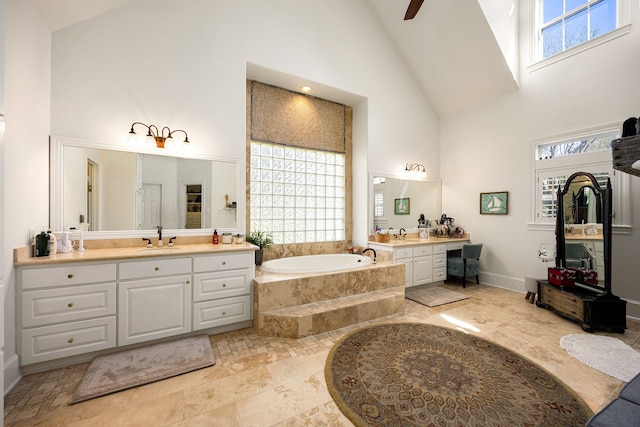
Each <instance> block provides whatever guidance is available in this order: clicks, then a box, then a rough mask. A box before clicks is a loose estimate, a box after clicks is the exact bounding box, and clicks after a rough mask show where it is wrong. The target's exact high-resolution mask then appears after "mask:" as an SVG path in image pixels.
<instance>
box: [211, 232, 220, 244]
mask: <svg viewBox="0 0 640 427" xmlns="http://www.w3.org/2000/svg"><path fill="white" fill-rule="evenodd" d="M218 239H219V237H218V230H213V239H212V240H213V244H214V245H217V244H218V242H219V240H218Z"/></svg>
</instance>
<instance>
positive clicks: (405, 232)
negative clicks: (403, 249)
mask: <svg viewBox="0 0 640 427" xmlns="http://www.w3.org/2000/svg"><path fill="white" fill-rule="evenodd" d="M403 231H404V234H402V232H403ZM405 237H407V230H405V229H404V228H401V229H400V238H401V239H403V240H404V238H405Z"/></svg>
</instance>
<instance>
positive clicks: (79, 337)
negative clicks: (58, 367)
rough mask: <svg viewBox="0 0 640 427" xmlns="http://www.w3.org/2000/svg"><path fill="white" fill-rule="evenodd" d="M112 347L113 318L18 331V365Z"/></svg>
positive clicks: (113, 335)
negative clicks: (19, 351)
mask: <svg viewBox="0 0 640 427" xmlns="http://www.w3.org/2000/svg"><path fill="white" fill-rule="evenodd" d="M115 346H116V317H115V316H110V317H105V318H102V319H93V320H83V321H82V322H73V323H64V324H61V325H54V326H45V327H42V328H32V329H25V330H24V331H22V345H21V348H22V354H21V358H22V361H21V364H22V365H28V364H31V363H38V362H45V361H47V360H53V359H59V358H61V357H69V356H75V355H78V354H83V353H90V352H92V351H97V350H104V349H106V348H112V347H115Z"/></svg>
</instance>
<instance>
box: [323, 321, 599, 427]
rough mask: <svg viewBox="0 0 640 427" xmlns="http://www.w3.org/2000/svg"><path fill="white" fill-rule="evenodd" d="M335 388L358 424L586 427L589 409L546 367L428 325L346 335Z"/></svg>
mask: <svg viewBox="0 0 640 427" xmlns="http://www.w3.org/2000/svg"><path fill="white" fill-rule="evenodd" d="M325 378H326V380H327V386H328V387H329V392H330V393H331V396H332V397H333V399H334V400H335V402H336V404H337V405H338V406H339V407H340V410H341V411H342V412H343V413H344V414H345V416H347V417H348V418H349V419H350V420H351V421H352V422H353V423H354V424H355V425H357V426H387V425H394V426H396V425H397V426H400V425H402V426H471V425H478V426H480V425H482V426H509V427H517V426H583V425H584V424H585V423H586V421H587V420H588V419H589V417H590V416H591V415H592V412H591V410H590V409H589V406H588V405H587V404H586V403H585V402H584V401H583V400H582V399H581V398H580V397H578V396H577V395H576V394H575V393H574V392H572V391H571V390H570V389H569V388H568V387H567V386H566V385H564V384H563V383H561V382H560V381H559V380H558V379H557V378H556V377H554V376H553V375H551V374H550V373H548V372H547V371H545V370H544V369H543V368H541V367H539V366H538V365H536V364H534V363H532V362H531V361H529V360H527V359H524V358H523V357H522V356H519V355H518V354H516V353H514V352H512V351H510V350H507V349H506V348H504V347H501V346H499V345H497V344H493V343H491V342H489V341H486V340H483V339H482V338H478V337H477V336H474V335H469V334H465V333H462V332H459V331H456V330H453V329H448V328H443V327H439V326H434V325H427V324H421V323H396V324H394V323H391V324H383V325H376V326H371V327H367V328H364V329H360V330H357V331H355V332H352V333H350V334H348V335H347V336H345V337H344V338H342V339H341V340H340V341H339V342H338V343H336V345H335V346H334V347H333V348H332V349H331V351H330V352H329V356H328V358H327V364H326V367H325Z"/></svg>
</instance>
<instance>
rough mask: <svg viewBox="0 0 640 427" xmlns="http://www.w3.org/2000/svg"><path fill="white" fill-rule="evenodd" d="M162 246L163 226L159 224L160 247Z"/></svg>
mask: <svg viewBox="0 0 640 427" xmlns="http://www.w3.org/2000/svg"><path fill="white" fill-rule="evenodd" d="M160 246H162V226H161V225H159V226H158V247H160Z"/></svg>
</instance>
